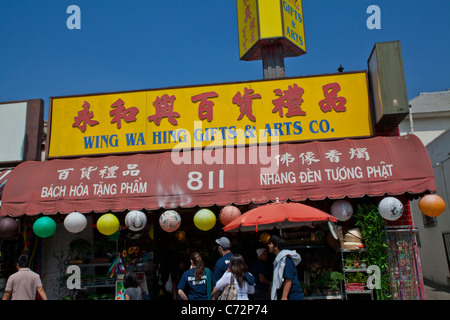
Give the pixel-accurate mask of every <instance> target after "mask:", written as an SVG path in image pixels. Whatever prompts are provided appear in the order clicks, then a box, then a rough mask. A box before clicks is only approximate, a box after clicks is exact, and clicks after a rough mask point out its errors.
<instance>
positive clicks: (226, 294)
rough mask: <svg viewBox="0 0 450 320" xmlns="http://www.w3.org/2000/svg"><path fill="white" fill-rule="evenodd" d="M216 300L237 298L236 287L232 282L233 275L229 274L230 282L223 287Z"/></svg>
mask: <svg viewBox="0 0 450 320" xmlns="http://www.w3.org/2000/svg"><path fill="white" fill-rule="evenodd" d="M218 300H237V287H236V285H235V284H234V276H233V275H231V277H230V283H229V284H227V285H226V286H225V288H223V291H222V293H221V294H220V296H219V297H218Z"/></svg>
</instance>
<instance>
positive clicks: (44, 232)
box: [33, 217, 56, 238]
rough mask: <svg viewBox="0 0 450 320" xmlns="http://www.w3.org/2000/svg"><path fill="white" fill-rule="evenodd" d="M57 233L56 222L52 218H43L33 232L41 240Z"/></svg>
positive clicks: (37, 221) (36, 224) (35, 224)
mask: <svg viewBox="0 0 450 320" xmlns="http://www.w3.org/2000/svg"><path fill="white" fill-rule="evenodd" d="M55 231H56V222H55V221H54V220H53V219H52V218H50V217H41V218H39V219H37V220H36V221H35V222H34V224H33V232H34V234H35V235H37V236H38V237H40V238H48V237H50V236H51V235H52V234H54V233H55Z"/></svg>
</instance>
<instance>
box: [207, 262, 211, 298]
mask: <svg viewBox="0 0 450 320" xmlns="http://www.w3.org/2000/svg"><path fill="white" fill-rule="evenodd" d="M206 291H207V294H208V300H211V291H212V290H211V271H210V270H209V269H208V268H206Z"/></svg>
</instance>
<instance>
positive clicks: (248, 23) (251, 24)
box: [241, 0, 256, 50]
mask: <svg viewBox="0 0 450 320" xmlns="http://www.w3.org/2000/svg"><path fill="white" fill-rule="evenodd" d="M242 1H243V4H244V6H245V12H244V14H245V19H244V27H243V28H242V30H241V31H242V47H243V48H244V50H247V49H248V48H247V41H248V39H247V28H249V29H250V33H251V34H250V43H253V42H254V41H255V36H256V35H255V28H256V21H255V16H254V15H253V12H252V10H251V8H250V4H249V3H248V0H242Z"/></svg>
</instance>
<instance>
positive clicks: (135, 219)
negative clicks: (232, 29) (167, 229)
mask: <svg viewBox="0 0 450 320" xmlns="http://www.w3.org/2000/svg"><path fill="white" fill-rule="evenodd" d="M125 225H126V226H127V228H128V229H130V230H131V231H140V230H142V229H144V228H145V226H146V225H147V216H146V215H145V213H143V212H142V211H137V210H133V211H130V212H128V213H127V215H126V216H125Z"/></svg>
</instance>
